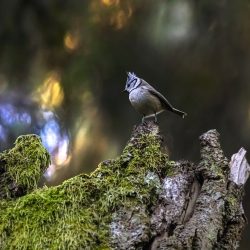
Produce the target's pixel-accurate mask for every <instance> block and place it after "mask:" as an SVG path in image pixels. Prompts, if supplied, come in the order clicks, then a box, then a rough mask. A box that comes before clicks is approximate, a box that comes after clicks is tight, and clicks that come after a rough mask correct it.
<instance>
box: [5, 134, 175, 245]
mask: <svg viewBox="0 0 250 250" xmlns="http://www.w3.org/2000/svg"><path fill="white" fill-rule="evenodd" d="M160 148H161V145H160V140H159V138H158V137H157V136H155V135H154V134H152V133H148V134H140V135H139V136H138V138H134V141H131V142H130V143H129V144H128V145H127V146H126V148H125V149H124V151H123V153H122V155H121V156H120V157H119V158H117V159H116V160H110V161H105V162H103V163H101V164H100V165H99V166H98V168H97V169H96V170H95V171H94V172H93V173H92V174H91V175H84V174H82V175H79V176H77V177H74V178H72V179H70V180H67V181H65V182H64V183H63V184H62V185H60V186H57V187H52V188H46V187H45V188H42V189H38V190H36V191H34V192H33V193H31V194H28V195H26V196H24V197H21V198H19V199H18V200H16V201H6V202H5V203H2V204H1V203H0V206H1V207H0V209H1V214H0V248H1V249H109V241H110V240H109V230H110V229H109V224H110V222H111V219H112V213H114V211H116V209H118V208H119V207H132V206H135V205H136V204H141V203H143V204H145V205H146V207H148V208H149V207H150V206H152V205H153V204H154V202H155V201H156V199H157V194H158V192H159V190H158V191H157V189H158V188H159V186H160V184H159V181H157V178H152V176H154V175H152V174H151V173H154V174H157V176H161V175H162V174H164V175H165V173H166V172H167V171H168V170H169V171H171V169H170V168H171V166H172V165H171V164H169V161H168V157H167V155H165V154H164V153H162V152H161V150H160ZM25 183H26V182H25Z"/></svg>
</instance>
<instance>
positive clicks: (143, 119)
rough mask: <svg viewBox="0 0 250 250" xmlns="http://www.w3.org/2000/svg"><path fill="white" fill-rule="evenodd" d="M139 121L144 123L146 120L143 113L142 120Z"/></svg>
mask: <svg viewBox="0 0 250 250" xmlns="http://www.w3.org/2000/svg"><path fill="white" fill-rule="evenodd" d="M141 123H142V124H146V122H145V115H143V117H142V120H141Z"/></svg>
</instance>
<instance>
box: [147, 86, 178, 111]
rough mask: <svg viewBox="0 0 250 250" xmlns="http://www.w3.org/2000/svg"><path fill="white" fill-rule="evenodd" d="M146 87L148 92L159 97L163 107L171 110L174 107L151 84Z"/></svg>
mask: <svg viewBox="0 0 250 250" xmlns="http://www.w3.org/2000/svg"><path fill="white" fill-rule="evenodd" d="M147 89H148V91H149V93H150V94H152V95H154V96H156V97H157V98H159V100H160V101H161V104H162V106H163V107H165V108H166V109H168V110H171V111H172V110H173V109H174V107H173V106H172V104H171V103H170V102H169V101H168V100H167V99H166V98H165V97H164V96H163V95H162V94H161V93H159V92H158V91H157V90H156V89H154V88H153V87H152V86H151V85H149V86H147Z"/></svg>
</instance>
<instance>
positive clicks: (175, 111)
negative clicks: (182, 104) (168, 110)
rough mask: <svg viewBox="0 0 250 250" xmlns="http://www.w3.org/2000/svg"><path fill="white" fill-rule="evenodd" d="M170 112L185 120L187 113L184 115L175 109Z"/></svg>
mask: <svg viewBox="0 0 250 250" xmlns="http://www.w3.org/2000/svg"><path fill="white" fill-rule="evenodd" d="M172 112H174V113H175V114H177V115H179V116H181V117H182V118H185V116H187V113H185V112H183V111H180V110H178V109H175V108H173V109H172Z"/></svg>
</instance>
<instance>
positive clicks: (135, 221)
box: [0, 122, 249, 250]
mask: <svg viewBox="0 0 250 250" xmlns="http://www.w3.org/2000/svg"><path fill="white" fill-rule="evenodd" d="M200 145H201V160H200V162H199V163H198V164H194V163H191V162H189V161H179V162H173V161H170V160H169V158H168V155H167V153H166V150H165V147H164V145H163V140H162V137H161V136H160V135H159V128H158V126H157V125H156V124H154V123H152V122H149V123H147V124H146V125H145V124H144V125H140V126H138V127H136V128H135V129H134V131H133V133H132V136H131V138H130V140H129V142H128V144H127V146H126V147H125V149H124V150H123V152H122V154H121V156H119V157H118V158H117V159H115V160H107V161H104V162H102V163H101V164H100V165H99V166H98V168H97V170H96V171H94V172H93V173H92V174H91V175H89V176H88V175H84V174H82V175H79V176H77V177H74V178H72V179H70V180H68V181H66V182H64V183H63V184H62V185H60V186H57V187H52V188H42V189H37V190H35V191H32V188H29V190H30V191H29V192H27V194H24V196H22V197H20V198H16V195H11V193H10V192H11V189H9V188H7V193H8V195H4V191H3V190H1V192H0V193H1V199H2V200H1V202H0V209H1V214H0V248H1V249H29V248H30V249H121V250H122V249H124V250H125V249H206V250H207V249H236V248H237V247H238V246H239V242H240V238H241V234H242V230H243V228H244V225H245V224H246V218H245V216H244V211H243V208H242V198H243V186H244V184H245V182H246V180H247V178H248V175H249V165H248V163H247V161H246V158H245V154H246V151H245V150H244V149H240V151H239V152H238V153H237V154H235V155H234V156H233V157H232V159H231V162H229V161H228V159H227V158H226V157H225V156H224V154H223V151H222V149H221V146H220V143H219V134H218V132H217V131H216V130H210V131H208V132H206V133H204V134H203V135H201V136H200ZM27 152H29V151H27ZM42 152H43V151H42ZM32 155H33V157H34V154H32ZM44 155H46V153H44ZM29 157H30V156H29V155H25V159H26V160H27V159H29ZM39 157H40V158H43V156H42V155H40V156H39ZM2 158H3V156H2ZM12 158H13V156H12ZM6 162H8V159H7V155H4V162H2V163H1V162H0V163H1V164H2V165H1V164H0V169H3V170H4V175H2V176H1V178H2V179H3V178H5V176H6V175H7V176H8V182H10V183H11V182H13V183H14V184H12V186H13V185H14V186H19V183H18V182H19V181H20V178H19V179H18V180H17V179H15V178H12V176H15V175H13V174H12V175H9V174H8V173H7V171H9V169H10V166H8V168H6V167H5V165H4V164H6ZM14 162H15V161H14ZM36 162H37V161H36ZM45 162H47V160H46V161H45ZM39 166H40V165H39ZM41 166H44V163H43V164H41ZM11 171H12V173H13V170H11ZM23 171H25V169H24V170H23ZM36 171H37V170H36ZM19 173H20V171H19ZM31 175H32V173H31ZM1 178H0V180H1ZM11 178H12V179H11ZM26 179H27V175H26ZM1 183H4V181H1ZM22 195H23V194H22ZM6 197H7V198H6Z"/></svg>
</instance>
